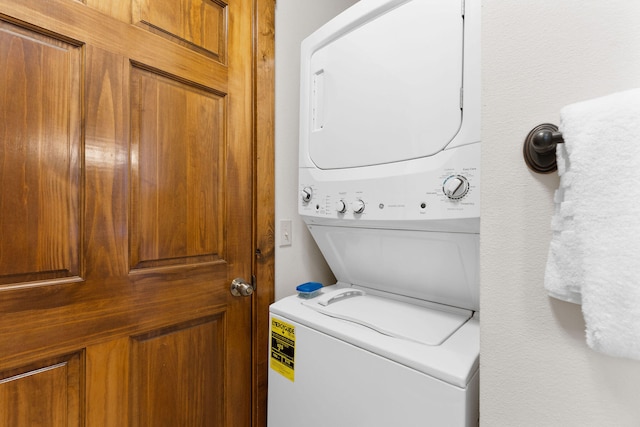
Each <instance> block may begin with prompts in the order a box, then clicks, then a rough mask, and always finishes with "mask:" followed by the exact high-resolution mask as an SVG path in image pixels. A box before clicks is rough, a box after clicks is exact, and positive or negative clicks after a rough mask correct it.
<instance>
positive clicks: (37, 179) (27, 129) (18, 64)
mask: <svg viewBox="0 0 640 427" xmlns="http://www.w3.org/2000/svg"><path fill="white" fill-rule="evenodd" d="M0 64H2V65H0V69H1V72H0V88H3V90H0V186H1V188H2V192H0V210H1V211H2V215H0V236H2V238H1V239H0V285H7V284H16V283H24V282H34V281H38V280H47V279H54V278H60V277H77V276H79V275H80V270H79V268H80V265H81V261H80V259H79V258H80V256H81V253H82V252H81V250H80V247H79V243H80V216H79V212H78V209H79V206H80V200H81V188H80V175H81V173H80V171H81V163H80V159H81V156H80V150H81V139H80V138H81V105H82V99H81V94H82V91H81V85H82V81H83V80H82V75H81V74H80V73H81V64H82V49H81V47H79V46H78V45H74V44H70V43H68V42H67V41H66V40H65V39H64V38H62V37H60V38H54V37H52V36H50V35H44V34H41V33H38V32H35V31H33V30H31V29H29V28H21V27H19V26H17V25H14V24H11V23H8V22H6V21H0Z"/></svg>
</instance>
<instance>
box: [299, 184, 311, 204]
mask: <svg viewBox="0 0 640 427" xmlns="http://www.w3.org/2000/svg"><path fill="white" fill-rule="evenodd" d="M300 197H301V198H302V202H303V203H309V202H310V201H311V197H313V190H312V189H311V187H304V188H303V189H302V191H301V192H300Z"/></svg>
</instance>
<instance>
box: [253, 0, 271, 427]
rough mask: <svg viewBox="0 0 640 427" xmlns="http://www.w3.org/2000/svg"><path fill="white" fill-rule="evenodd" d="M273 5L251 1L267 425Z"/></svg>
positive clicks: (256, 354)
mask: <svg viewBox="0 0 640 427" xmlns="http://www.w3.org/2000/svg"><path fill="white" fill-rule="evenodd" d="M275 4H276V0H253V54H252V56H253V73H254V78H253V79H252V81H253V88H252V94H253V119H254V125H253V165H254V166H253V188H254V191H253V242H252V244H253V246H252V248H254V258H253V266H252V272H253V277H254V280H255V285H256V292H255V294H254V298H253V301H252V304H253V306H252V327H253V331H252V334H251V339H252V351H253V354H252V364H251V365H252V367H251V369H252V375H251V378H252V385H251V389H252V392H251V396H252V398H251V414H252V415H251V419H252V425H253V426H254V427H265V426H266V425H267V377H268V369H269V367H268V366H269V365H268V348H269V345H268V343H269V305H270V304H271V303H272V302H273V300H274V295H275V291H274V289H275V284H274V280H275V237H274V235H275V188H274V186H275V166H274V165H275V78H274V76H275V63H274V62H275Z"/></svg>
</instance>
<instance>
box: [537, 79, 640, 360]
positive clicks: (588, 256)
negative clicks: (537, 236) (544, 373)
mask: <svg viewBox="0 0 640 427" xmlns="http://www.w3.org/2000/svg"><path fill="white" fill-rule="evenodd" d="M560 116H561V124H560V130H561V131H562V134H563V138H564V141H565V143H564V144H560V145H559V146H558V148H557V150H556V153H557V161H558V174H559V175H560V187H559V188H558V190H557V191H556V194H555V212H554V215H553V218H552V223H551V227H552V230H553V235H552V239H551V244H550V247H549V257H548V260H547V267H546V271H545V288H546V289H547V291H548V293H549V295H550V296H552V297H555V298H559V299H562V300H565V301H569V302H574V303H578V304H580V303H581V304H582V313H583V315H584V319H585V324H586V338H587V344H588V345H589V347H591V348H592V349H594V350H597V351H600V352H603V353H606V354H609V355H613V356H620V357H629V358H634V359H640V89H633V90H629V91H625V92H619V93H615V94H612V95H608V96H605V97H602V98H597V99H593V100H590V101H585V102H580V103H577V104H572V105H568V106H566V107H564V108H563V109H562V110H561V112H560Z"/></svg>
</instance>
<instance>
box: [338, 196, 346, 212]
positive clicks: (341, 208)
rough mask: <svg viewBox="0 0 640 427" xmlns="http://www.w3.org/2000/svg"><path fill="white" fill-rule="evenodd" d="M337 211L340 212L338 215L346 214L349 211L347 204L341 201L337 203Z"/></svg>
mask: <svg viewBox="0 0 640 427" xmlns="http://www.w3.org/2000/svg"><path fill="white" fill-rule="evenodd" d="M336 211H338V213H345V212H346V211H347V204H346V203H345V201H344V200H342V199H340V200H338V201H337V202H336Z"/></svg>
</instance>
